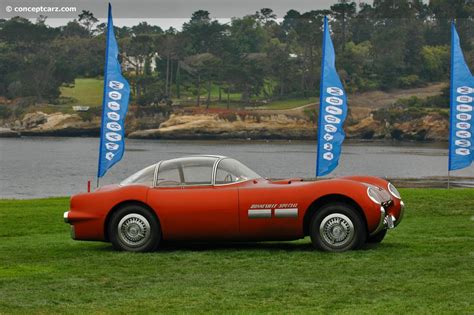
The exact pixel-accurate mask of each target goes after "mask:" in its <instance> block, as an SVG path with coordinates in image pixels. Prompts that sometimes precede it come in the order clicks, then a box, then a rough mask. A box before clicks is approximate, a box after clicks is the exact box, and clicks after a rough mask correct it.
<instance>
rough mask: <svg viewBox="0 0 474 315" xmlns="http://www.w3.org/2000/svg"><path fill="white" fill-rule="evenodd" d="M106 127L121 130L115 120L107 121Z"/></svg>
mask: <svg viewBox="0 0 474 315" xmlns="http://www.w3.org/2000/svg"><path fill="white" fill-rule="evenodd" d="M107 129H109V130H112V131H120V130H122V126H121V125H120V124H118V123H116V122H109V123H107Z"/></svg>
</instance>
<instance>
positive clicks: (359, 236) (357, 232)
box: [310, 203, 367, 252]
mask: <svg viewBox="0 0 474 315" xmlns="http://www.w3.org/2000/svg"><path fill="white" fill-rule="evenodd" d="M310 231H311V241H312V242H313V246H314V247H316V248H317V249H320V250H324V251H329V252H343V251H346V250H351V249H357V248H360V247H361V246H362V245H363V244H364V243H365V240H366V238H367V232H366V227H365V223H364V220H363V219H362V217H361V216H360V214H359V213H358V212H357V211H356V210H355V209H354V208H353V207H352V206H350V205H348V204H345V203H330V204H327V205H325V206H323V207H321V208H320V209H319V210H317V211H316V213H315V214H314V215H313V218H312V221H311V230H310Z"/></svg>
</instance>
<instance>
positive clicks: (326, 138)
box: [323, 133, 334, 141]
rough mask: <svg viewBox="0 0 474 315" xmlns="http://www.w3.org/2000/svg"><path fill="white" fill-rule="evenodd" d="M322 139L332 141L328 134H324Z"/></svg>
mask: <svg viewBox="0 0 474 315" xmlns="http://www.w3.org/2000/svg"><path fill="white" fill-rule="evenodd" d="M323 138H324V140H326V141H331V140H332V139H334V137H333V136H332V135H330V134H329V133H326V134H325V135H324V137H323Z"/></svg>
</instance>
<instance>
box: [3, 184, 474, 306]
mask: <svg viewBox="0 0 474 315" xmlns="http://www.w3.org/2000/svg"><path fill="white" fill-rule="evenodd" d="M401 192H402V196H403V197H404V200H405V201H406V204H407V211H406V217H405V219H404V222H402V223H401V225H400V226H399V227H397V228H396V229H395V230H393V231H390V233H388V235H387V237H386V239H385V240H384V241H383V243H382V244H380V245H379V246H372V247H368V248H365V249H364V250H360V251H353V252H347V253H342V254H329V253H322V252H318V251H313V250H312V248H311V246H310V243H309V239H304V240H300V241H295V242H280V243H278V242H270V243H251V244H246V243H244V244H204V245H203V244H185V245H168V246H166V247H165V248H164V249H162V250H161V251H158V252H155V253H147V254H132V253H122V252H116V251H113V250H112V248H111V246H110V245H109V244H107V243H99V242H97V243H96V242H76V241H73V240H71V239H70V237H69V228H68V226H67V225H66V224H64V223H63V220H62V213H63V211H65V210H66V209H67V208H68V198H52V199H39V200H15V201H13V200H1V201H0V314H3V313H47V314H50V313H121V314H122V313H123V314H125V313H131V312H138V313H151V312H160V313H188V312H190V313H191V312H192V313H209V312H211V313H239V314H240V313H301V314H303V313H304V314H306V313H329V312H330V313H339V314H354V313H366V314H379V313H396V314H403V313H410V314H420V313H421V314H423V313H424V314H431V313H451V314H470V313H473V312H474V264H473V261H474V190H472V189H459V190H458V189H456V190H449V191H447V190H437V189H403V190H401Z"/></svg>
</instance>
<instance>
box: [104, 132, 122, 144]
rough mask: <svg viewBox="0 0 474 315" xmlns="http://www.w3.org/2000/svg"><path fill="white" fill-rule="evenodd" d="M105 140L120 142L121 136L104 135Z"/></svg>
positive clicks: (109, 133)
mask: <svg viewBox="0 0 474 315" xmlns="http://www.w3.org/2000/svg"><path fill="white" fill-rule="evenodd" d="M105 138H106V139H107V140H109V141H115V142H117V141H120V140H122V136H121V135H120V134H118V133H116V132H107V133H105Z"/></svg>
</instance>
